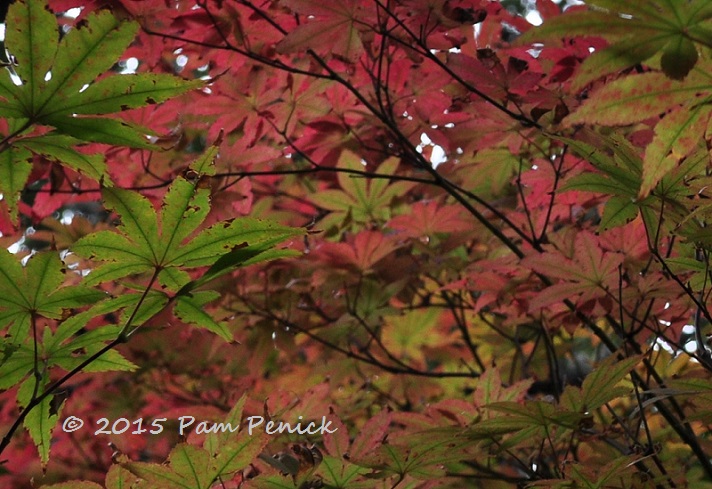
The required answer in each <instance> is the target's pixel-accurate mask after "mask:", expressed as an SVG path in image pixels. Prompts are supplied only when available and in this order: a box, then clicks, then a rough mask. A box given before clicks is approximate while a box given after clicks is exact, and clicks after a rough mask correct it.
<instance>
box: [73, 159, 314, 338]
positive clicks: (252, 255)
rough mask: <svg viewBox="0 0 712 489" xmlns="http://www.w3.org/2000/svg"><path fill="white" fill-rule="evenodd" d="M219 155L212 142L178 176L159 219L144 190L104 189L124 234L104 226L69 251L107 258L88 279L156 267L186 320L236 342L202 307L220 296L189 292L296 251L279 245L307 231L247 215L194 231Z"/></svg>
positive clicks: (205, 209) (94, 281)
mask: <svg viewBox="0 0 712 489" xmlns="http://www.w3.org/2000/svg"><path fill="white" fill-rule="evenodd" d="M217 152H218V148H217V146H212V147H211V148H209V150H208V151H207V152H206V153H205V154H204V155H203V157H202V158H200V159H198V160H197V161H196V162H194V163H193V165H191V169H190V170H188V171H187V173H186V175H188V177H189V178H190V179H191V180H190V181H189V180H188V179H187V178H186V177H184V176H180V177H178V178H176V179H175V180H174V182H173V183H172V184H171V186H170V188H169V189H168V192H166V195H165V197H164V199H163V207H162V212H161V215H160V219H159V216H158V215H157V214H156V211H155V210H154V208H153V206H152V205H151V203H150V202H149V201H148V199H146V198H145V197H142V196H141V195H140V194H138V193H136V192H133V191H129V190H123V189H116V188H108V189H104V191H103V197H104V204H105V205H106V206H107V208H109V209H111V210H113V211H115V212H116V213H117V214H118V215H119V217H120V218H121V224H120V225H119V226H118V232H113V231H99V232H97V233H94V234H91V235H89V236H85V237H83V238H81V239H80V240H79V241H77V242H76V243H74V244H73V245H72V247H71V250H72V251H73V252H74V253H76V254H78V255H80V256H82V257H85V258H91V259H95V260H99V261H104V262H106V263H105V264H104V265H101V266H99V267H97V268H96V269H93V270H92V271H91V273H90V274H89V276H88V277H87V279H86V282H87V283H89V284H99V283H103V282H107V281H110V280H118V279H120V278H122V277H126V276H127V275H138V274H142V273H146V272H150V271H154V272H156V273H157V278H158V280H159V282H160V283H161V284H162V285H163V286H164V287H165V288H166V289H168V290H170V291H174V292H176V294H177V295H176V304H175V309H174V311H175V313H176V315H177V316H178V317H179V318H180V319H182V320H184V321H186V322H190V323H193V324H196V325H198V326H200V327H203V328H207V329H209V330H210V331H213V332H215V333H216V334H219V335H220V336H221V337H223V338H224V339H226V340H227V341H232V335H231V334H230V333H229V332H228V331H227V330H226V329H225V327H224V326H223V325H222V324H220V323H218V322H216V321H215V320H213V319H212V317H211V316H210V315H209V314H206V313H205V312H204V311H203V308H204V306H205V304H206V303H208V302H210V301H212V300H214V299H216V298H217V297H219V294H217V293H214V292H210V291H202V292H195V293H191V291H192V290H193V289H195V288H197V287H199V286H201V285H203V284H205V283H206V282H208V281H209V280H213V279H215V278H217V277H219V276H220V275H222V274H225V273H228V272H230V271H232V270H234V269H235V268H237V267H238V266H246V265H249V264H253V263H258V262H261V261H265V260H271V259H274V258H280V257H286V256H292V255H293V253H292V252H290V251H287V250H277V249H274V246H275V245H276V244H278V243H280V242H282V241H284V240H285V239H287V238H290V237H293V236H297V235H299V234H301V233H302V231H300V230H298V229H294V228H290V227H287V226H280V225H278V224H275V223H272V222H268V221H261V220H258V219H250V218H241V219H235V220H232V221H230V222H220V223H217V224H215V225H213V226H211V227H209V228H207V229H204V230H203V231H201V232H200V233H198V234H197V235H195V236H192V235H193V234H194V233H195V231H196V230H197V228H198V227H199V226H200V224H201V223H202V222H203V221H204V220H205V218H206V217H207V215H208V213H209V212H210V189H209V188H207V186H206V185H205V184H204V182H205V180H206V179H209V178H210V175H213V174H214V173H215V169H214V168H213V166H212V165H213V160H214V159H215V157H216V156H217ZM191 236H192V237H191ZM206 266H207V267H210V268H209V269H208V270H207V271H206V272H205V273H204V274H202V276H201V277H200V278H198V279H196V280H191V277H190V275H189V274H188V273H187V271H186V269H191V268H196V267H206Z"/></svg>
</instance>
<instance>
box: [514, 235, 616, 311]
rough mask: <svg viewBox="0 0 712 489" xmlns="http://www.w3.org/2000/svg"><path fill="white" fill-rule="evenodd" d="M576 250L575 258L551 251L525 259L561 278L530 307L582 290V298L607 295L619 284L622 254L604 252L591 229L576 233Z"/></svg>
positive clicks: (558, 300)
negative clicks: (619, 267)
mask: <svg viewBox="0 0 712 489" xmlns="http://www.w3.org/2000/svg"><path fill="white" fill-rule="evenodd" d="M573 250H574V256H573V257H572V258H571V259H570V258H567V257H565V256H562V254H561V253H560V252H554V251H551V252H546V253H541V254H537V255H531V256H528V257H526V258H525V259H524V260H522V265H524V266H526V267H528V268H531V269H532V270H533V271H535V272H537V273H542V274H546V275H548V276H549V277H551V278H557V279H560V280H561V282H560V283H556V284H554V285H551V286H549V287H547V288H546V289H544V290H543V291H541V292H540V293H539V294H538V295H537V296H536V297H535V298H534V299H532V301H531V303H530V308H532V309H537V308H541V307H546V306H548V305H550V304H552V303H556V302H560V301H563V300H564V299H572V298H573V297H574V296H578V295H579V294H580V298H579V300H580V301H581V302H586V301H588V300H591V299H598V298H601V297H604V296H605V295H606V294H607V293H609V291H611V290H614V289H615V288H616V287H617V286H618V278H619V270H618V265H619V264H620V263H621V262H622V260H623V256H622V255H620V254H618V253H609V252H604V251H603V250H602V249H601V247H600V246H599V244H598V238H597V237H596V236H595V235H593V234H592V233H590V232H587V231H582V232H580V233H579V234H578V235H577V236H576V238H575V242H574V247H573Z"/></svg>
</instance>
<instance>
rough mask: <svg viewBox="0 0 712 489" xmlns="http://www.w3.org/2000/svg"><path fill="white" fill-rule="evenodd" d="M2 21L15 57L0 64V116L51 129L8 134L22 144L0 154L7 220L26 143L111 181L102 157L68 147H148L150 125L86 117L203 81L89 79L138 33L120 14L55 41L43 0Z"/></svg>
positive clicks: (17, 5)
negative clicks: (90, 144)
mask: <svg viewBox="0 0 712 489" xmlns="http://www.w3.org/2000/svg"><path fill="white" fill-rule="evenodd" d="M6 24H7V33H6V38H5V45H6V46H7V49H8V50H9V52H10V53H11V54H12V55H13V57H14V60H15V61H16V63H15V64H13V65H12V66H11V67H8V68H7V69H0V116H2V117H5V118H8V119H10V122H11V123H13V120H14V121H15V122H19V123H20V124H21V126H22V127H23V128H24V129H27V128H30V127H32V126H33V125H36V124H42V125H45V126H52V127H54V128H55V129H56V131H53V132H50V133H48V134H44V135H40V136H35V137H31V138H24V139H19V140H14V141H13V140H10V143H11V144H13V145H16V146H20V147H22V148H23V150H22V151H21V150H18V149H13V147H11V148H10V149H9V150H6V151H3V152H2V154H1V155H0V192H2V194H3V195H4V196H5V199H4V200H5V201H6V202H8V204H7V205H8V211H9V216H10V218H11V219H12V220H15V219H16V218H17V209H16V204H15V202H16V200H17V197H18V196H19V193H20V191H21V190H22V188H24V186H25V184H26V183H27V178H28V176H29V173H30V171H31V165H30V163H28V162H27V159H28V154H27V152H26V151H25V150H30V151H31V152H33V153H35V154H39V155H43V156H45V157H48V158H50V159H53V160H55V161H58V162H59V163H61V164H62V165H65V166H67V167H69V168H71V169H73V170H76V171H79V172H81V173H82V174H84V175H86V176H87V177H89V178H91V179H94V180H96V181H102V183H103V184H104V185H105V186H108V185H111V179H110V178H109V175H108V173H107V171H106V164H105V161H104V157H103V156H101V155H87V154H82V153H80V152H77V151H76V150H75V149H74V148H73V146H75V145H77V144H79V143H81V142H83V141H92V142H100V143H106V144H112V145H123V146H131V147H136V148H147V149H152V148H153V147H154V146H153V145H152V144H151V143H150V142H149V140H148V139H147V137H146V135H147V134H151V132H152V131H150V130H149V129H146V128H142V127H138V126H134V125H132V124H129V123H127V122H124V121H120V120H116V119H111V118H97V117H92V116H95V115H101V114H109V113H113V112H120V111H123V110H126V109H130V108H136V107H141V106H145V105H148V104H155V103H160V102H162V101H165V100H167V99H168V98H171V97H174V96H176V95H179V94H181V93H185V92H187V91H189V90H191V89H193V88H196V87H198V86H200V85H201V84H202V82H201V81H199V80H196V81H192V82H191V81H185V80H182V79H180V78H177V77H174V76H171V75H149V74H136V75H116V76H109V77H105V78H102V79H101V80H99V81H96V79H97V78H98V77H99V76H100V75H102V74H103V73H104V72H106V71H107V70H109V69H110V68H111V67H112V66H113V65H114V63H115V62H116V61H117V60H118V59H119V57H120V56H121V54H122V53H123V52H124V51H125V50H126V48H127V47H128V46H129V44H130V43H131V41H132V40H133V38H134V37H135V36H136V33H137V32H138V24H137V23H135V22H122V21H119V20H117V19H116V18H115V17H114V16H113V15H112V14H111V12H110V11H108V10H104V11H101V12H95V13H92V14H91V15H89V16H88V18H87V19H86V22H85V23H83V24H82V25H80V26H77V27H76V28H73V29H71V30H69V32H67V33H66V35H64V36H63V38H62V40H61V42H60V41H59V40H58V39H59V35H58V26H57V21H56V19H55V16H54V14H53V13H52V12H51V11H50V10H49V7H48V6H47V1H46V0H18V1H16V2H14V3H13V4H12V5H11V6H10V9H9V11H8V14H7V23H6ZM18 78H19V81H18ZM15 82H17V84H16V83H15ZM58 133H61V134H58Z"/></svg>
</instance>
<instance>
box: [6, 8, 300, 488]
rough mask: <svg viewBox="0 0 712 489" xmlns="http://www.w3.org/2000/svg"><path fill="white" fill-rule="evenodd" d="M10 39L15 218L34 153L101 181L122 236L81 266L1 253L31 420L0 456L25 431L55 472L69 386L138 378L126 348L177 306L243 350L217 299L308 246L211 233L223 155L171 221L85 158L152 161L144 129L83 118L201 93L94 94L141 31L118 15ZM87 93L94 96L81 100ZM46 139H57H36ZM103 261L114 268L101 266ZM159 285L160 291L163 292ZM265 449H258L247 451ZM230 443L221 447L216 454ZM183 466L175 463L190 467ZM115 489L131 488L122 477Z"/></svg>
mask: <svg viewBox="0 0 712 489" xmlns="http://www.w3.org/2000/svg"><path fill="white" fill-rule="evenodd" d="M8 25H9V26H10V27H9V28H8V33H7V38H6V44H7V46H8V49H9V51H10V53H11V54H12V56H13V60H14V64H13V65H12V66H11V67H9V69H8V70H3V73H0V80H2V81H1V82H0V83H1V84H2V92H1V95H2V97H3V101H2V102H3V103H2V108H1V109H0V113H1V114H2V115H3V116H5V117H8V118H9V121H8V128H9V130H10V131H11V132H10V133H9V134H7V135H5V138H4V139H3V143H2V147H1V148H0V150H1V151H2V153H1V154H2V155H3V156H2V158H3V160H2V161H3V169H2V171H3V173H4V175H5V176H7V178H0V190H2V192H3V194H4V196H5V199H4V201H5V202H7V203H8V205H9V206H10V210H11V214H12V216H13V218H16V213H17V207H16V205H15V201H16V199H17V198H18V197H19V193H20V190H21V189H22V188H24V186H25V185H26V183H27V182H26V181H27V178H28V176H29V173H30V170H31V169H32V164H31V163H30V162H29V159H30V158H29V156H28V155H29V153H28V151H32V152H34V153H35V154H37V155H40V156H43V157H47V158H49V159H51V160H56V161H57V162H59V163H61V164H62V165H66V166H68V167H70V168H73V169H75V170H79V171H80V172H82V173H83V174H85V175H87V176H89V177H91V178H93V179H94V180H97V181H100V182H101V184H102V187H103V190H102V194H101V195H102V197H103V202H104V205H105V206H106V208H107V209H108V210H110V211H113V212H114V214H115V215H116V217H117V218H118V219H119V221H120V222H121V224H119V225H118V227H117V228H116V229H114V230H111V231H108V230H107V231H101V232H97V233H92V234H88V235H86V236H84V237H83V238H82V239H80V240H79V241H77V242H76V243H75V244H74V246H72V248H71V253H64V254H62V255H61V256H60V253H59V251H58V250H56V249H54V248H53V249H51V250H48V251H42V252H37V253H34V254H32V255H31V256H29V257H26V259H25V260H21V258H22V255H13V254H11V253H10V252H8V251H7V250H0V276H2V286H1V288H0V290H1V291H2V294H0V295H2V298H1V299H0V328H1V329H2V331H3V335H2V339H1V340H0V351H2V358H1V360H0V379H1V380H0V389H2V390H8V389H11V388H13V387H18V388H17V403H18V406H19V408H20V415H19V416H18V418H17V421H16V423H15V424H14V425H13V426H12V427H11V428H10V430H9V432H8V433H6V434H5V436H4V438H3V440H2V444H1V445H0V449H3V450H4V449H5V448H6V447H7V446H8V444H9V442H10V439H11V437H12V436H13V434H14V432H15V430H16V428H17V427H18V425H19V423H20V422H22V421H24V425H25V427H26V428H27V430H28V431H29V433H30V435H31V437H32V439H33V441H34V443H35V444H36V445H37V447H38V449H39V454H40V459H41V462H42V464H43V466H45V465H46V464H47V463H48V461H49V452H50V445H51V438H52V431H53V430H54V429H55V427H56V424H57V422H58V421H59V415H60V414H61V410H62V403H63V400H62V399H61V398H57V400H55V394H56V390H57V389H58V388H59V387H61V386H62V384H64V383H65V382H66V381H68V380H69V379H71V378H72V377H73V376H74V375H76V374H77V373H78V372H82V371H83V372H103V371H120V370H126V371H133V370H135V369H136V368H137V366H136V365H135V364H134V363H132V362H131V361H129V360H127V359H126V358H124V356H122V355H121V354H120V353H118V352H117V351H116V349H115V348H116V347H117V346H118V345H120V344H122V343H125V342H126V341H128V339H129V337H130V336H131V335H132V334H134V333H135V332H136V331H137V330H139V329H140V328H142V327H143V326H145V325H146V324H147V322H148V321H150V320H151V318H153V317H156V316H157V315H158V314H160V313H161V312H162V311H165V310H166V309H167V308H168V307H169V305H170V306H172V307H173V312H174V314H175V316H176V317H177V318H178V319H179V320H180V321H182V322H184V323H186V324H192V325H194V326H197V327H199V328H205V329H207V330H209V331H211V332H213V333H215V334H217V335H218V336H220V337H221V338H223V339H224V340H225V341H228V342H232V341H233V340H234V338H233V335H232V333H231V332H230V331H229V329H227V328H226V326H225V325H224V324H223V323H221V322H219V321H217V320H215V319H214V318H213V316H211V315H210V314H208V313H206V312H205V310H204V308H205V307H206V304H208V303H209V302H212V301H214V300H215V299H216V298H217V297H219V295H220V294H219V293H217V292H215V291H212V290H209V289H206V288H205V286H206V285H207V284H208V283H209V282H211V281H213V280H215V279H216V278H219V277H220V276H222V275H225V274H227V273H230V272H232V271H234V270H235V269H236V268H238V267H242V266H247V265H250V264H253V263H259V262H261V261H266V260H272V259H276V258H282V257H287V256H292V255H293V254H294V253H293V252H291V251H289V250H283V249H277V248H276V245H278V244H279V243H281V242H283V241H285V240H286V239H288V238H291V237H295V236H298V235H299V234H301V233H302V232H301V231H300V230H299V229H295V228H291V227H287V226H281V225H278V224H275V223H272V222H269V221H261V220H257V219H248V218H244V219H235V220H231V221H229V222H218V223H216V224H214V225H213V226H211V227H208V228H206V229H201V227H202V226H203V222H204V221H205V219H206V217H207V215H208V213H209V212H210V208H211V205H210V178H211V175H213V174H214V173H215V169H214V160H215V158H216V157H217V153H218V149H217V147H215V146H212V147H210V148H208V150H207V151H206V152H205V153H204V154H203V155H202V156H201V157H200V158H198V159H197V160H196V161H194V162H193V163H192V164H191V165H190V166H189V167H188V168H186V170H185V173H184V175H183V176H178V177H176V178H175V179H174V181H173V182H172V183H171V185H170V187H169V188H168V190H167V192H166V193H165V196H164V200H163V206H162V212H161V214H160V217H159V216H158V215H157V213H156V211H155V209H154V208H153V205H152V204H151V203H150V202H149V201H148V200H147V199H146V198H145V197H143V196H141V195H140V194H139V193H137V192H135V191H130V190H123V189H118V188H114V187H111V186H110V185H111V178H110V176H109V174H108V173H107V169H106V165H105V164H104V162H103V157H101V156H100V155H86V154H84V153H81V152H79V151H77V149H75V147H76V145H77V144H79V142H80V141H94V142H102V143H108V144H113V145H119V144H125V145H131V146H133V147H140V148H151V149H153V147H152V146H151V145H149V143H148V141H147V139H146V134H148V133H150V131H148V130H146V129H143V128H140V127H136V126H133V125H130V124H127V123H124V122H121V121H120V120H117V119H110V118H79V117H77V114H82V115H89V114H90V115H96V114H107V113H111V112H115V111H118V110H126V109H129V108H133V107H139V106H142V105H147V104H154V103H157V102H160V101H162V100H165V99H167V98H170V97H174V96H176V95H179V94H181V93H184V92H186V91H188V90H191V89H193V88H195V87H198V86H201V85H202V82H199V81H195V82H185V81H183V80H180V79H178V78H176V77H174V76H172V75H168V74H163V75H129V76H126V75H116V76H109V77H104V78H101V79H100V80H99V81H96V78H97V77H99V76H100V75H103V74H104V72H105V71H106V70H107V69H108V68H110V67H111V65H112V64H113V63H114V62H115V60H116V58H117V57H118V56H119V55H120V54H121V53H123V51H124V50H125V49H126V46H127V45H128V44H129V43H130V42H131V41H132V39H133V38H134V37H135V34H136V29H137V24H136V23H131V22H119V21H117V20H116V19H115V17H114V16H113V15H112V14H111V13H110V12H108V11H103V12H101V13H97V14H92V15H91V16H90V17H89V18H88V19H87V22H86V24H85V25H84V26H83V27H80V28H77V29H72V30H71V31H70V32H69V33H68V34H67V35H66V36H65V37H64V39H63V40H62V41H61V43H59V46H58V45H57V30H58V27H57V24H56V20H55V18H54V15H53V14H52V12H51V11H50V10H49V9H48V7H47V5H46V3H45V2H42V1H34V0H31V1H19V2H15V3H14V4H13V5H12V6H11V8H10V10H9V13H8ZM85 84H86V85H88V88H86V87H84V88H86V89H82V87H83V86H84V85H85ZM39 125H41V126H52V127H53V128H54V130H52V131H50V132H45V131H38V132H39V133H38V134H37V135H35V136H32V135H28V133H29V132H30V131H32V130H33V129H34V128H35V126H39ZM77 257H84V258H86V259H87V260H88V261H79V260H77ZM100 261H104V262H107V263H105V264H104V265H103V266H96V263H98V262H100ZM92 265H94V266H92ZM85 267H87V268H85ZM194 270H195V272H193V271H194ZM190 272H193V275H192V276H191V274H190ZM129 276H130V277H131V278H130V280H131V282H126V284H125V287H126V289H125V291H123V292H122V293H120V294H111V293H107V292H106V291H105V290H102V289H101V288H100V287H99V285H100V284H102V283H105V282H107V281H117V280H120V279H123V278H126V277H129ZM154 284H160V285H161V287H160V288H154ZM87 306H91V307H87ZM111 317H114V318H116V320H115V322H113V323H109V324H99V325H97V324H95V323H96V321H94V320H95V319H96V318H103V320H102V321H99V322H100V323H102V322H106V321H107V320H108V319H109V318H111ZM93 321H94V322H93ZM90 325H91V326H90ZM62 371H64V373H61V372H62ZM239 409H241V408H239ZM237 412H238V414H237V416H238V418H239V411H237ZM211 440H212V439H211ZM254 440H257V438H254V439H248V441H247V442H246V443H247V445H251V444H252V443H253V441H254ZM224 441H225V440H222V441H221V442H219V443H218V442H216V441H215V440H212V441H211V443H212V444H213V445H214V446H213V449H214V450H217V447H218V446H222V444H224V443H223V442H224ZM216 443H217V444H216ZM243 449H244V446H242V445H241V446H239V447H237V448H235V449H234V450H233V449H230V450H227V449H226V450H223V451H222V452H221V453H222V454H221V457H223V458H225V459H226V460H227V461H225V462H224V463H223V464H222V465H219V467H217V468H216V469H215V471H216V472H215V473H214V474H213V475H212V478H211V479H210V482H212V480H214V479H215V478H216V477H218V476H219V475H220V474H222V473H223V472H226V471H228V472H232V471H234V470H236V469H234V468H231V467H233V465H231V464H234V463H235V461H234V460H233V458H234V457H235V453H239V452H240V451H242V450H243ZM259 449H260V448H258V449H257V450H258V451H259ZM0 451H1V450H0ZM253 451H254V450H253ZM175 453H176V457H175V458H176V460H177V459H178V458H180V456H181V455H180V454H179V453H178V451H176V452H175ZM250 453H251V452H250ZM185 455H186V454H185V453H183V456H185ZM243 457H244V456H243ZM184 458H185V457H184ZM251 458H252V457H251V456H250V457H247V460H251ZM220 460H222V458H221V459H219V460H218V463H219V464H220ZM176 464H177V463H176ZM242 466H243V465H240V467H238V468H242ZM137 470H138V469H137ZM176 470H179V469H176ZM113 477H117V478H118V479H117V482H116V484H119V485H120V480H121V477H122V476H121V474H112V478H113ZM203 479H204V478H203ZM201 480H202V479H201ZM208 485H209V484H208ZM208 485H204V486H201V487H208Z"/></svg>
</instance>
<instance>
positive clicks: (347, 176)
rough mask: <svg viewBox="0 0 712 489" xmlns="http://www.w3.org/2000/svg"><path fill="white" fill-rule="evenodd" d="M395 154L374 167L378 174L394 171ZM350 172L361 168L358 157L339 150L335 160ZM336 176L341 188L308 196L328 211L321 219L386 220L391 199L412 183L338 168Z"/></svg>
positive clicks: (392, 173) (362, 168) (359, 170)
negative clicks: (366, 175) (362, 174)
mask: <svg viewBox="0 0 712 489" xmlns="http://www.w3.org/2000/svg"><path fill="white" fill-rule="evenodd" d="M398 164H399V160H398V158H389V159H387V160H386V161H384V162H383V163H381V165H380V166H379V167H378V168H377V169H376V173H378V174H381V175H395V172H396V169H397V168H398ZM336 166H337V168H344V169H346V170H351V171H352V172H354V173H355V172H364V171H366V168H365V167H364V165H363V164H362V163H361V159H360V158H359V157H358V155H356V153H353V152H351V151H348V150H346V151H343V152H342V153H341V157H340V158H339V161H338V162H337V164H336ZM337 180H338V182H339V185H340V186H341V189H342V190H324V191H322V192H319V193H317V194H314V195H313V196H312V197H311V200H312V202H313V203H314V204H316V205H317V206H319V207H321V208H323V209H326V210H329V211H332V216H330V217H329V218H327V220H326V221H325V222H324V223H323V224H324V225H325V226H328V225H329V224H331V223H338V222H340V221H341V222H343V221H345V220H346V219H347V218H351V219H353V220H354V221H355V222H356V223H367V222H372V221H386V220H388V219H389V218H390V210H391V206H390V204H391V202H392V201H393V200H394V199H395V198H397V197H399V196H401V195H403V194H405V193H406V192H407V191H408V190H409V189H410V188H412V187H414V186H415V183H413V182H395V183H389V181H388V180H387V179H385V178H382V179H377V180H369V179H366V178H364V177H362V176H360V175H358V174H353V173H347V172H339V173H338V174H337Z"/></svg>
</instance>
